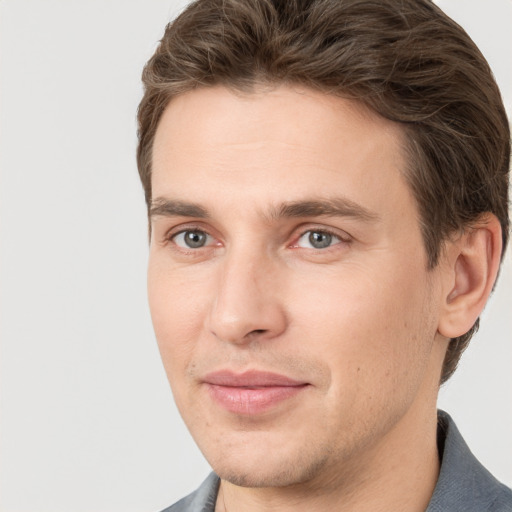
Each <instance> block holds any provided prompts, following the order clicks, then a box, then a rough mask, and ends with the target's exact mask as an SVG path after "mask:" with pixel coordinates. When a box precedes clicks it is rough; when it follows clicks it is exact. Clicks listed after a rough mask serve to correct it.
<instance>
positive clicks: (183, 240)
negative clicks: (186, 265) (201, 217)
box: [171, 230, 213, 249]
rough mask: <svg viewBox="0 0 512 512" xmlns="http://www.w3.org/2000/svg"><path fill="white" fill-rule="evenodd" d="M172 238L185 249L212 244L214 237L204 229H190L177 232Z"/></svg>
mask: <svg viewBox="0 0 512 512" xmlns="http://www.w3.org/2000/svg"><path fill="white" fill-rule="evenodd" d="M171 240H172V241H173V242H174V243H175V244H176V245H177V246H178V247H182V248H183V249H200V248H201V247H205V246H207V245H210V244H211V243H212V240H213V238H212V237H211V236H210V235H209V234H208V233H205V232H204V231H198V230H188V231H181V232H180V233H176V234H175V235H174V236H173V237H172V238H171Z"/></svg>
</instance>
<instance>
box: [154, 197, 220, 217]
mask: <svg viewBox="0 0 512 512" xmlns="http://www.w3.org/2000/svg"><path fill="white" fill-rule="evenodd" d="M149 216H150V217H156V216H164V217H198V218H200V219H207V218H209V217H210V214H209V213H208V211H207V210H206V209H205V208H203V207H202V206H199V205H198V204H194V203H189V202H186V201H177V200H174V199H166V198H163V197H159V198H157V199H154V200H153V201H151V206H150V208H149Z"/></svg>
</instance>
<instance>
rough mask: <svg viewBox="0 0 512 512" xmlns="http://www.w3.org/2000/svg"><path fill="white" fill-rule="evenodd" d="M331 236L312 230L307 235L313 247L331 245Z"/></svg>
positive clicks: (319, 247)
mask: <svg viewBox="0 0 512 512" xmlns="http://www.w3.org/2000/svg"><path fill="white" fill-rule="evenodd" d="M331 241H332V236H331V235H329V233H319V232H317V231H313V232H312V233H310V235H309V242H310V244H311V245H312V246H313V247H314V248H315V249H324V248H325V247H329V245H331Z"/></svg>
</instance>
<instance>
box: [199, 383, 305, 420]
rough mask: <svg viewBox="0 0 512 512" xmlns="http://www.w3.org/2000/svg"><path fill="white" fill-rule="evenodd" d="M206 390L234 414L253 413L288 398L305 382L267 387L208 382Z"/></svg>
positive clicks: (299, 389)
mask: <svg viewBox="0 0 512 512" xmlns="http://www.w3.org/2000/svg"><path fill="white" fill-rule="evenodd" d="M207 386H208V391H209V393H210V396H211V397H212V398H213V400H214V401H215V402H216V403H217V404H218V405H220V406H221V407H223V408H224V409H226V410H228V411H229V412H233V413H236V414H243V415H253V414H260V413H262V412H266V411H268V410H269V409H272V408H273V407H275V406H277V405H278V404H280V403H282V402H284V401H285V400H288V399H290V398H292V397H294V396H296V395H297V394H299V393H300V392H301V391H303V390H304V389H305V388H306V387H307V384H304V385H299V386H268V387H255V388H249V387H231V386H218V385H215V384H208V385H207Z"/></svg>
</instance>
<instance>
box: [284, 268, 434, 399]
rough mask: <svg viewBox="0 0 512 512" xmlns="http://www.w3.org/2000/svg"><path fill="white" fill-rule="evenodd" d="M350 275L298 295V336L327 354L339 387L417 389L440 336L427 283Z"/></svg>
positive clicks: (356, 272) (354, 272) (376, 390)
mask: <svg viewBox="0 0 512 512" xmlns="http://www.w3.org/2000/svg"><path fill="white" fill-rule="evenodd" d="M350 270H351V271H350V272H346V273H344V275H343V276H341V275H340V274H338V275H337V276H336V275H333V276H332V277H331V278H330V279H328V280H327V279H326V280H324V282H323V284H324V286H323V287H321V288H319V287H318V281H317V282H316V285H317V286H316V287H315V286H313V285H314V284H315V283H310V285H311V286H307V289H308V290H309V291H308V293H307V294H305V293H304V291H303V289H302V293H298V291H297V293H293V296H294V298H293V299H292V300H290V303H291V304H294V306H293V317H294V318H295V319H297V320H298V322H299V325H297V326H296V327H297V332H298V333H300V332H302V333H304V335H303V336H301V337H302V338H304V336H305V337H306V338H307V339H309V340H310V342H309V343H310V345H311V346H310V349H311V350H313V351H315V354H317V355H319V354H323V355H322V357H324V358H325V361H326V362H328V364H329V365H330V367H331V371H332V374H333V385H334V388H336V387H338V388H347V387H350V388H352V389H356V390H358V389H360V390H361V392H362V393H367V394H371V393H376V394H381V393H382V394H385V393H389V392H391V390H394V389H395V388H396V387H399V386H403V387H415V386H417V385H418V381H419V379H420V378H421V370H422V367H423V368H424V367H425V365H426V360H427V358H428V354H429V350H430V344H431V342H432V339H433V336H434V334H435V328H434V323H433V322H431V321H430V320H429V318H430V317H431V315H430V314H429V313H428V311H429V309H430V307H429V293H428V291H427V289H426V286H425V283H421V285H420V283H419V281H420V278H412V275H413V274H404V275H402V276H397V275H395V276H391V275H390V273H388V274H387V275H386V276H382V275H378V273H375V274H372V273H370V272H369V271H364V272H363V271H362V270H359V269H356V268H352V269H350ZM430 331H432V333H430ZM305 333H308V334H307V335H306V334H305ZM415 368H416V369H417V370H418V371H414V369H415ZM336 383H337V384H336ZM335 392H337V393H339V392H343V391H339V390H338V391H336V390H335Z"/></svg>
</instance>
